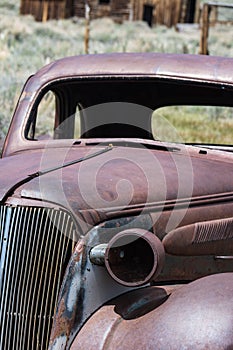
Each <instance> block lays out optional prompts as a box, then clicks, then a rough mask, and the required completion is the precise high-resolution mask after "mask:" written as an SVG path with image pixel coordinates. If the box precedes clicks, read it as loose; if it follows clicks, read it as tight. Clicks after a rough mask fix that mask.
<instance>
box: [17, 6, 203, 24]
mask: <svg viewBox="0 0 233 350" xmlns="http://www.w3.org/2000/svg"><path fill="white" fill-rule="evenodd" d="M188 1H189V0H111V1H110V3H109V4H99V0H88V4H89V6H90V8H91V12H90V17H91V19H94V18H99V17H107V16H110V17H112V18H113V19H114V20H117V21H123V20H128V19H134V20H142V19H143V11H144V6H145V5H149V6H152V7H153V24H163V25H166V26H167V27H171V26H174V25H176V24H177V23H178V22H180V21H181V22H183V20H182V18H185V11H186V8H187V5H186V4H187V2H188ZM197 3H199V0H197ZM20 13H21V14H32V15H33V16H34V17H35V18H36V20H38V21H42V20H47V19H58V18H65V17H71V16H77V17H85V0H21V9H20Z"/></svg>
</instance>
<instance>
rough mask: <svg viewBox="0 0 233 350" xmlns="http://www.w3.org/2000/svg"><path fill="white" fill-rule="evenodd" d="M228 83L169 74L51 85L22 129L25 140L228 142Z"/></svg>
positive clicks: (232, 131) (231, 126) (232, 116)
mask: <svg viewBox="0 0 233 350" xmlns="http://www.w3.org/2000/svg"><path fill="white" fill-rule="evenodd" d="M232 95H233V90H232V87H229V86H225V87H223V86H222V85H221V86H218V85H216V84H207V83H206V84H204V83H197V82H192V81H190V82H187V81H185V82H183V81H173V80H169V79H166V80H164V79H154V80H152V79H140V78H137V79H135V78H134V79H133V78H130V79H129V78H128V79H109V80H106V79H105V80H104V79H101V80H100V79H99V80H98V79H96V80H93V81H90V80H82V81H80V80H79V81H68V82H67V81H66V82H63V83H61V82H59V83H56V84H55V83H54V84H51V86H50V88H49V89H47V90H46V91H42V92H41V93H40V95H39V96H40V97H39V98H38V99H37V100H36V101H35V106H34V107H32V111H33V113H31V114H30V117H29V120H28V122H27V125H26V129H25V137H26V138H27V139H28V140H37V141H40V140H44V139H52V140H53V139H54V140H58V139H75V140H77V139H79V138H84V139H85V138H142V139H150V140H161V141H167V142H179V143H201V144H203V143H205V144H222V145H231V144H232V136H233V113H232V108H233V98H232Z"/></svg>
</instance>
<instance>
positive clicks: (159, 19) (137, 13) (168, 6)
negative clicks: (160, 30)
mask: <svg viewBox="0 0 233 350" xmlns="http://www.w3.org/2000/svg"><path fill="white" fill-rule="evenodd" d="M182 3H183V0H134V2H133V12H134V20H141V19H142V18H143V9H144V5H151V6H153V18H154V20H153V24H163V25H166V26H167V27H171V26H173V25H176V24H177V23H178V22H179V19H180V14H181V6H182Z"/></svg>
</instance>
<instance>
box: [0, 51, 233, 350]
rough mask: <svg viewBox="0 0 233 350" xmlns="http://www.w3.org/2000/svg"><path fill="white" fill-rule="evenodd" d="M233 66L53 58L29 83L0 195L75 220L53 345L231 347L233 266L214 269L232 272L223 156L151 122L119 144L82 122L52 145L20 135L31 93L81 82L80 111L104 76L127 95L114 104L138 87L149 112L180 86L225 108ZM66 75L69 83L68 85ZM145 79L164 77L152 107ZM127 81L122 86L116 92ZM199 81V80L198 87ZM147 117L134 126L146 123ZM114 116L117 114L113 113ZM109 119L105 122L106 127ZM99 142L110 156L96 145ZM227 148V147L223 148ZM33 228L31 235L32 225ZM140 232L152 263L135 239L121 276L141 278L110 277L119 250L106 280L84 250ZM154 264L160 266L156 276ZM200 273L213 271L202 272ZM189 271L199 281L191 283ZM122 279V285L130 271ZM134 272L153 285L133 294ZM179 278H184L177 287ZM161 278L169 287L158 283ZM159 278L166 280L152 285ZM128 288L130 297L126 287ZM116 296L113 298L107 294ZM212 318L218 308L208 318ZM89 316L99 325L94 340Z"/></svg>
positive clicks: (227, 167) (32, 102)
mask: <svg viewBox="0 0 233 350" xmlns="http://www.w3.org/2000/svg"><path fill="white" fill-rule="evenodd" d="M119 58H120V59H121V60H120V63H119ZM232 67H233V65H232V59H224V58H216V57H210V58H206V57H197V56H188V55H187V56H182V55H181V56H180V55H162V54H123V55H115V54H112V55H94V56H88V57H86V56H81V57H73V58H67V59H64V60H59V61H57V62H55V63H52V64H50V65H49V66H47V67H45V68H43V69H42V70H40V71H39V72H38V73H37V74H35V75H34V76H33V77H32V78H31V79H30V80H29V81H28V82H27V84H26V86H25V89H24V91H23V94H22V96H21V99H20V101H19V103H18V106H17V108H16V112H15V117H14V119H13V123H12V125H11V128H10V131H9V134H8V137H7V139H6V143H5V147H4V151H3V155H4V158H3V159H2V160H1V162H0V163H1V172H0V182H1V188H0V201H1V204H2V205H4V204H5V203H7V205H8V206H9V207H11V206H15V207H17V206H20V205H21V206H27V207H29V208H31V207H32V206H34V207H35V208H36V209H35V210H37V208H38V207H40V203H41V207H46V206H48V207H50V208H51V209H52V210H54V209H55V208H59V210H60V209H61V210H62V209H63V208H64V209H65V212H66V214H68V215H69V217H70V218H72V221H73V220H74V222H75V228H76V232H75V234H72V235H73V237H72V239H73V246H74V242H76V241H77V239H78V243H77V245H76V247H75V249H74V251H73V254H72V256H71V258H70V260H69V256H67V259H68V260H69V262H68V261H66V263H67V264H68V265H67V269H66V273H65V275H64V278H63V283H62V286H61V290H60V296H59V300H58V304H57V311H56V313H55V315H54V324H53V329H52V334H51V339H50V349H51V350H62V349H69V348H70V346H71V344H72V342H73V341H74V343H73V345H72V347H73V350H75V349H76V348H81V349H92V348H93V346H95V350H96V349H108V348H109V349H111V350H114V349H116V348H120V347H121V348H122V349H127V350H130V349H138V348H140V349H148V350H149V349H154V348H156V349H166V350H167V349H169V348H172V349H174V350H176V349H181V348H182V346H183V348H188V349H191V348H192V349H204V348H209V349H221V348H222V349H224V348H225V349H226V348H227V347H228V348H231V347H232V346H233V343H232V341H233V340H232V334H233V332H232V328H231V327H232V326H231V325H232V321H233V313H232V308H231V304H232V301H233V300H232V295H233V293H232V292H233V282H232V273H228V274H221V273H222V272H232V270H233V265H232V255H233V254H232V240H233V236H232V220H233V219H232V212H233V182H232V171H233V156H232V153H230V152H228V153H227V152H224V150H222V151H219V150H214V149H207V148H202V147H193V146H191V145H190V146H184V145H178V144H167V143H162V144H161V142H159V141H156V140H153V139H152V138H150V131H151V130H150V128H149V127H148V128H146V130H144V131H145V133H143V135H149V136H148V139H147V140H144V139H143V138H144V136H143V137H142V138H140V137H139V136H138V138H137V139H134V138H133V131H134V130H135V129H133V127H132V126H131V129H130V130H131V133H130V135H131V136H126V137H123V136H122V134H120V135H121V137H120V139H118V140H116V139H115V136H112V137H110V138H105V137H103V138H101V135H100V137H98V136H96V137H93V138H90V139H89V138H88V137H87V136H88V133H89V131H90V130H89V129H88V126H87V127H86V128H85V127H84V128H83V135H84V136H85V137H83V138H82V139H80V140H73V139H71V140H65V139H64V140H63V139H61V140H58V139H54V140H52V142H51V143H49V144H46V143H45V141H36V140H35V139H33V141H30V140H29V139H26V137H27V133H26V131H25V130H26V129H28V128H29V127H30V125H29V124H28V119H29V121H31V120H33V118H35V116H34V115H33V111H34V110H36V104H37V102H38V96H39V95H40V94H41V93H42V92H43V91H42V90H43V89H44V88H45V87H46V86H47V85H49V84H51V83H54V84H55V83H57V84H58V86H57V89H58V90H59V89H62V88H64V90H63V91H66V92H67V91H68V90H72V88H73V87H75V88H77V87H78V88H80V86H81V85H80V82H83V81H85V83H86V84H84V86H85V87H84V88H83V90H82V92H83V98H84V99H83V101H84V105H85V103H86V105H85V107H89V106H93V105H95V104H98V103H104V102H105V101H104V98H105V94H102V95H101V96H100V97H98V96H97V95H98V94H96V95H95V96H94V94H92V93H90V92H89V95H90V96H88V91H90V90H89V89H90V88H91V85H92V84H94V82H96V81H98V82H101V81H102V80H103V79H106V81H104V83H103V85H101V86H102V88H103V90H101V91H102V93H103V92H107V91H108V88H109V89H110V87H111V89H113V90H111V92H112V93H113V92H114V94H115V92H116V90H118V89H119V88H122V91H121V92H120V93H119V95H118V97H119V98H121V97H123V98H124V96H125V98H124V99H123V102H130V103H131V104H133V103H136V102H137V100H138V98H139V97H140V96H141V95H143V98H142V99H141V100H140V101H138V102H140V103H141V102H147V103H145V105H146V106H147V107H148V109H149V107H150V108H152V107H153V108H155V109H156V108H158V107H159V106H160V103H161V105H163V104H164V105H166V103H168V104H174V103H175V104H180V103H183V101H184V100H183V97H182V96H180V95H182V94H186V91H187V92H188V93H187V94H186V95H187V96H186V97H185V102H187V104H192V103H193V102H194V104H195V103H199V102H200V104H206V103H207V102H208V103H211V102H212V100H213V99H214V100H215V98H216V96H220V97H219V99H220V102H221V103H220V104H221V105H225V104H226V105H227V106H231V107H232V83H233V78H232V77H233V74H232V69H233V68H232ZM77 78H78V79H79V80H78V82H77ZM75 79H76V82H75V84H77V85H75V86H74V85H69V84H70V83H71V82H73V80H75ZM130 79H132V80H130ZM151 79H152V80H153V79H155V81H156V82H160V83H161V81H162V83H161V85H159V87H158V88H157V90H158V91H159V93H160V94H161V95H159V94H157V95H156V99H157V100H158V101H157V102H153V101H152V102H151V103H150V100H151V96H154V95H153V92H154V87H155V85H153V84H154V82H153V83H151V81H152V80H151ZM156 79H158V80H156ZM125 81H127V84H129V85H127V84H126V85H124V88H123V84H122V82H125ZM139 81H140V84H141V83H142V82H143V84H142V85H140V84H139V87H138V88H135V90H133V95H134V93H135V96H130V97H129V101H128V99H127V98H128V96H127V94H126V92H127V90H128V87H129V86H130V85H133V86H135V85H137V84H136V82H139ZM165 81H166V82H165ZM59 84H60V85H59ZM88 84H89V85H88ZM147 84H149V86H150V88H151V90H150V94H147V92H148V91H147V90H146V93H145V94H141V92H142V87H143V88H144V89H146V86H147ZM202 84H204V85H205V88H206V89H204V91H203V90H202V89H201V87H202ZM114 85H115V88H114ZM96 86H98V85H95V87H96ZM190 86H191V87H190ZM160 88H161V89H160ZM189 88H190V89H191V90H190V89H189ZM54 89H56V87H55V85H54ZM65 89H67V90H65ZM114 89H115V90H114ZM73 90H75V89H73ZM120 90H121V89H120ZM157 90H156V91H157ZM78 91H79V90H78ZM91 91H93V90H91ZM190 91H191V92H192V94H189V92H190ZM180 92H182V94H180ZM197 92H198V93H197ZM201 92H203V93H201ZM131 93H132V91H131ZM196 93H197V97H196ZM114 94H113V95H114ZM64 95H65V96H66V97H67V96H70V99H69V98H68V97H67V100H68V101H66V102H67V105H69V104H71V105H72V103H73V105H74V103H75V102H77V101H76V99H75V98H76V95H75V93H73V94H71V95H66V93H65V92H64ZM80 95H81V92H80ZM147 95H148V96H147ZM85 96H87V97H86V99H85ZM193 96H194V97H195V99H193V98H194V97H193ZM88 98H89V99H90V100H88ZM101 98H102V100H101ZM144 98H145V99H144ZM159 98H161V100H162V102H160V101H159ZM112 99H113V97H112V96H111V93H110V95H109V96H108V98H107V102H109V101H110V102H111V101H112ZM199 100H200V101H199ZM216 100H217V99H216ZM114 101H115V100H114ZM216 102H217V101H215V102H214V104H215V103H216ZM142 104H143V103H142ZM140 111H141V110H140ZM59 112H61V111H59ZM139 114H140V113H139ZM148 114H149V113H146V119H145V120H143V123H142V124H143V126H145V125H146V124H147V123H149V122H150V118H149V117H148ZM58 115H59V113H58V114H56V116H57V119H59V117H58ZM115 116H117V114H113V117H114V118H115ZM29 117H30V118H29ZM114 118H113V119H114ZM124 118H125V116H124V114H123V113H122V114H121V120H120V128H119V129H118V130H117V131H119V130H120V129H122V128H123V129H124ZM56 121H57V120H56ZM113 121H114V120H113ZM133 121H134V119H133V117H132V120H131V122H132V123H133ZM58 122H59V120H58ZM88 122H89V123H90V125H91V126H93V125H94V126H97V129H98V127H99V126H101V125H99V124H97V125H96V124H95V118H93V117H92V119H90V120H88ZM88 122H87V124H88ZM140 123H141V120H139V122H138V124H137V127H139V129H140V126H141V124H140ZM107 126H108V127H109V130H110V129H111V127H112V123H111V122H110V123H109V124H108V125H107ZM116 129H117V128H116ZM106 130H108V128H107V127H106ZM100 134H101V133H100ZM93 135H96V134H93ZM114 135H115V134H114ZM109 144H111V145H110V146H108V145H109ZM203 147H204V146H203ZM108 148H110V149H111V152H105V150H106V149H108ZM226 149H227V150H228V151H231V152H232V149H231V147H230V146H229V147H227V148H226ZM38 225H39V224H38ZM12 227H13V225H12ZM30 229H31V232H34V231H33V227H31V228H30ZM132 230H133V231H132ZM142 230H143V234H145V237H144V239H142V241H141V243H142V245H143V242H144V241H146V239H147V238H148V237H150V238H148V241H150V242H152V241H153V239H152V238H151V237H152V236H153V235H155V236H153V237H155V241H156V242H157V243H158V245H157V243H155V244H154V245H153V244H152V252H153V254H154V256H153V257H154V258H153V259H152V260H153V262H152V264H151V261H150V259H147V255H149V254H150V252H151V251H150V252H149V253H147V252H148V250H146V249H145V250H143V249H140V248H141V247H138V246H137V247H136V248H137V249H136V250H137V253H140V254H141V255H140V254H139V256H135V254H134V255H133V256H132V260H133V259H134V258H135V259H136V260H137V263H138V264H136V263H135V271H133V273H132V274H131V277H130V278H132V275H134V276H136V275H139V277H138V276H136V277H137V278H139V280H140V283H138V282H136V283H135V281H134V283H133V284H130V283H128V285H127V283H126V285H127V287H126V286H123V285H120V284H119V283H117V282H121V281H122V280H123V279H124V275H125V274H127V273H128V271H126V267H127V261H125V265H123V266H121V268H120V270H118V268H117V269H115V267H114V266H113V265H114V264H113V263H112V262H113V261H115V260H117V263H119V259H118V258H119V256H120V255H121V253H122V251H121V249H120V250H119V249H118V250H117V253H119V254H120V255H119V256H116V255H114V254H113V256H111V252H110V253H109V254H107V258H108V260H106V259H105V257H104V259H105V265H108V263H109V261H110V263H109V266H108V268H109V271H110V272H111V271H113V270H114V273H113V275H115V276H117V278H115V280H114V279H113V278H112V277H111V273H110V275H109V273H108V272H107V270H106V269H105V267H104V266H99V265H95V264H93V261H91V259H90V251H91V250H92V248H93V247H96V246H100V245H102V244H104V245H105V246H106V247H107V249H108V248H110V250H111V248H112V244H113V243H115V242H118V243H121V239H119V237H121V233H122V231H123V233H124V234H125V233H126V232H130V233H132V232H134V233H135V232H142ZM21 235H22V236H23V230H22V232H21ZM48 238H49V237H48ZM2 239H3V238H2ZM3 241H4V239H3ZM148 241H147V242H148ZM38 244H39V242H38ZM158 247H159V248H158ZM160 248H161V249H160ZM162 250H165V253H166V256H165V264H164V265H163V264H162V263H161V264H160V263H158V262H157V260H156V258H155V255H156V254H157V255H160V253H161V251H162ZM124 252H125V251H123V253H124ZM155 252H156V254H155ZM130 254H131V253H130ZM153 254H152V255H153ZM161 254H162V255H163V253H161ZM142 255H146V258H144V257H143V256H142ZM109 259H110V260H109ZM111 259H112V260H111ZM162 260H163V259H162ZM157 263H158V265H159V268H158V270H159V274H157V273H155V274H154V272H155V270H156V264H157ZM35 265H36V262H35ZM148 265H149V268H148ZM162 265H163V266H162ZM142 270H143V271H147V274H145V273H144V272H143V273H144V275H143V278H141V275H140V273H141V271H142ZM119 271H120V274H118V273H119ZM131 272H132V270H131ZM150 274H151V276H150ZM209 274H216V275H214V276H213V277H208V278H206V279H205V278H204V279H201V278H202V277H204V276H207V275H209ZM147 276H150V278H148V279H147ZM113 277H114V276H113ZM133 278H134V277H133ZM117 279H118V280H117ZM195 279H200V280H197V281H196V282H192V281H193V280H195ZM126 280H127V281H126V282H131V280H130V281H129V275H127V278H126ZM141 280H143V281H142V283H144V282H145V283H147V282H149V281H151V282H150V283H152V284H153V285H154V287H153V288H149V289H148V288H147V286H146V287H145V288H142V289H140V290H138V291H136V290H135V288H137V287H138V285H139V284H141ZM176 282H179V283H188V282H191V283H189V284H188V285H187V286H186V285H185V286H182V287H181V288H179V289H175V287H174V286H175V284H176ZM166 283H170V284H172V287H171V288H169V287H166V286H165V284H166ZM158 284H164V286H163V285H162V286H161V287H157V285H158ZM173 289H174V290H173ZM130 291H131V292H132V293H133V294H131V293H127V292H130ZM171 292H172V294H171ZM125 293H127V294H125ZM170 294H171V295H170ZM116 297H118V299H117V300H114V301H112V303H110V302H109V301H110V300H112V299H113V298H116ZM220 305H221V308H222V309H220ZM97 310H98V311H97ZM214 314H215V315H216V314H217V315H218V317H217V321H216V317H214ZM91 315H93V316H91ZM205 316H207V319H206V320H205V322H204V321H203V320H204V318H205ZM192 317H193V318H192ZM214 321H215V323H214ZM96 322H100V324H99V323H98V334H97V335H96V339H94V338H93V334H95V331H96V327H97V326H96ZM135 330H136V332H135ZM90 332H91V333H90ZM92 332H93V333H92ZM135 333H136V336H135ZM90 334H91V335H92V336H90ZM198 334H199V338H198ZM76 336H77V337H76ZM75 338H76V339H75ZM198 339H199V340H198ZM198 341H199V343H198ZM80 344H82V345H80ZM198 345H200V347H199V348H198ZM30 350H31V349H30Z"/></svg>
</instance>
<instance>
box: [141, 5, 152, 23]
mask: <svg viewBox="0 0 233 350" xmlns="http://www.w3.org/2000/svg"><path fill="white" fill-rule="evenodd" d="M153 9H154V6H151V5H144V7H143V17H142V20H143V21H145V22H147V23H148V25H149V26H150V27H152V23H153Z"/></svg>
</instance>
